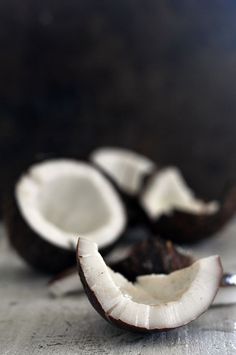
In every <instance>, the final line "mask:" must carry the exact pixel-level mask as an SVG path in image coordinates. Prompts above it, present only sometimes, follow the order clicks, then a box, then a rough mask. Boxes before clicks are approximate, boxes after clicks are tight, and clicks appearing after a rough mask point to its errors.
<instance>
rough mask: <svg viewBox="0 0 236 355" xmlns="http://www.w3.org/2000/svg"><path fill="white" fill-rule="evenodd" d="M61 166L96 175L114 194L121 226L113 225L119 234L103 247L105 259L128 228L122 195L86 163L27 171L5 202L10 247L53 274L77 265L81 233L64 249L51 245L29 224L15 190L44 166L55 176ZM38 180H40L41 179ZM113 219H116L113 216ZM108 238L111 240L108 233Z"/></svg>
mask: <svg viewBox="0 0 236 355" xmlns="http://www.w3.org/2000/svg"><path fill="white" fill-rule="evenodd" d="M60 164H61V165H62V166H63V167H62V168H63V169H64V171H66V170H67V169H68V168H70V167H71V168H73V169H74V171H75V170H76V169H77V166H79V168H80V167H81V169H85V170H84V173H85V175H86V174H87V173H90V172H91V174H95V175H94V176H95V178H96V179H98V181H100V179H101V184H104V186H105V187H106V189H107V190H106V191H107V192H108V195H109V194H111V195H109V197H110V198H111V200H112V201H113V206H114V205H116V204H117V205H116V206H117V209H118V212H117V216H118V217H117V218H118V219H119V222H117V223H116V222H114V223H115V224H116V232H115V234H114V235H113V237H111V239H110V240H107V239H106V242H105V243H102V244H101V248H100V251H101V253H102V255H106V253H108V252H109V251H110V250H111V249H112V248H113V247H114V245H115V244H116V243H117V242H118V240H119V238H120V237H121V236H122V234H123V233H124V231H125V228H126V210H125V207H124V206H123V203H122V201H121V200H120V198H119V195H118V194H117V193H116V191H115V190H114V188H113V187H112V185H111V184H110V183H109V181H107V180H106V179H105V178H104V176H103V175H102V174H100V173H99V172H98V171H97V170H96V169H94V168H93V167H91V166H90V165H88V164H87V163H84V162H81V161H76V160H71V159H54V160H49V161H45V162H41V163H39V164H35V165H33V166H31V167H30V169H28V171H26V173H25V174H24V175H22V176H21V178H20V179H18V180H17V182H16V184H15V186H14V188H13V190H14V192H13V193H12V195H11V196H8V198H6V202H5V208H4V222H5V226H6V231H7V236H8V238H9V241H10V244H11V246H12V247H13V248H14V249H15V250H16V251H17V253H18V254H19V255H20V256H21V257H22V258H23V259H24V260H25V261H26V262H27V263H28V264H29V265H31V266H32V267H34V268H35V269H37V270H39V271H42V272H46V273H50V274H56V273H59V272H62V271H63V270H65V269H67V268H70V267H72V266H75V265H76V244H77V237H78V235H79V230H78V233H77V232H76V231H75V233H74V234H73V236H71V239H68V240H66V237H67V236H65V243H64V242H63V243H64V244H63V245H61V244H60V243H58V242H57V241H56V238H55V242H52V239H51V240H50V239H49V238H45V236H43V235H42V234H41V233H40V232H38V230H37V229H35V228H33V227H32V225H31V223H30V222H31V221H30V220H27V219H26V218H25V216H24V214H23V213H22V211H21V208H20V205H19V201H17V198H16V195H17V194H16V186H17V184H19V181H21V180H22V179H24V178H25V177H26V178H28V177H29V178H30V177H31V176H34V175H35V171H36V172H38V170H37V169H39V170H40V169H41V166H42V167H43V169H44V166H46V165H50V169H52V170H51V172H53V170H54V167H53V165H55V168H56V169H57V168H61V167H60ZM40 174H41V171H40ZM40 174H39V176H40ZM53 174H54V172H53ZM36 175H37V174H36ZM42 175H43V174H42ZM49 175H50V174H49ZM38 178H39V180H40V177H38ZM36 181H37V178H36ZM98 185H99V184H98ZM101 186H102V185H101ZM62 202H63V201H62ZM99 208H100V207H99ZM88 214H89V211H88ZM114 218H116V217H115V216H114ZM106 234H107V236H108V237H109V233H108V231H107V233H106ZM72 237H73V240H72Z"/></svg>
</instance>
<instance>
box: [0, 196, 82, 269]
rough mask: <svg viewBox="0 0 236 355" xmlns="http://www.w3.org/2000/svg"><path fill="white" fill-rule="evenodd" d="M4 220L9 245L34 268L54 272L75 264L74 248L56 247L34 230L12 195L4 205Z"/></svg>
mask: <svg viewBox="0 0 236 355" xmlns="http://www.w3.org/2000/svg"><path fill="white" fill-rule="evenodd" d="M4 221H5V225H6V230H7V235H8V237H9V240H10V243H11V246H12V247H13V248H14V249H15V250H16V251H17V253H18V254H19V255H20V256H21V257H22V258H23V259H24V260H25V261H26V262H27V263H28V264H29V265H31V266H33V267H34V268H35V269H37V270H39V271H42V272H47V273H53V274H54V273H58V272H61V271H63V270H65V268H69V267H71V266H73V265H75V263H76V257H75V250H66V249H63V248H60V247H57V246H56V245H54V244H51V243H49V242H47V241H46V240H45V239H44V238H42V237H41V236H40V235H38V234H37V233H36V232H34V231H33V230H32V228H31V227H30V226H29V225H28V224H27V223H26V221H25V220H24V218H23V217H22V215H21V213H20V211H19V208H18V206H17V203H16V200H15V198H14V197H12V198H11V199H10V200H8V202H7V204H6V206H5V211H4Z"/></svg>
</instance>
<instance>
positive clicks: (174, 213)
mask: <svg viewBox="0 0 236 355" xmlns="http://www.w3.org/2000/svg"><path fill="white" fill-rule="evenodd" d="M140 203H141V205H142V207H143V209H144V210H145V212H146V213H147V215H148V217H149V220H150V225H151V229H152V231H154V232H155V233H158V234H160V235H161V236H162V237H164V238H167V239H171V240H173V241H175V242H185V243H192V242H195V241H198V240H200V239H204V238H206V237H208V236H210V235H212V234H214V233H216V232H217V231H218V230H219V229H220V228H221V227H223V226H224V224H225V223H226V222H228V221H229V219H230V218H231V217H232V216H233V215H234V213H235V211H236V188H235V187H234V188H233V189H231V190H230V191H229V193H228V194H227V195H226V198H225V199H224V200H223V201H219V202H216V201H212V202H204V201H202V200H200V199H198V198H196V197H195V195H194V193H193V192H192V191H191V190H190V188H189V187H188V186H187V185H186V183H185V181H184V179H183V177H182V175H181V173H180V171H179V170H178V169H176V168H166V169H163V170H162V171H160V172H159V173H157V174H154V175H153V176H152V177H151V178H150V180H149V182H148V183H147V184H146V188H145V189H144V191H143V193H142V195H141V198H140Z"/></svg>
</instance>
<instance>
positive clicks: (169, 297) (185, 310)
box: [77, 238, 222, 332]
mask: <svg viewBox="0 0 236 355" xmlns="http://www.w3.org/2000/svg"><path fill="white" fill-rule="evenodd" d="M77 263H78V270H79V275H80V278H81V281H82V283H83V286H84V289H85V292H86V294H87V296H88V298H89V300H90V302H91V304H92V305H93V307H94V308H95V309H96V310H97V312H98V313H99V314H100V315H101V316H102V317H103V318H104V319H106V320H107V321H108V322H110V323H112V324H114V325H116V326H118V327H121V328H124V329H128V330H132V331H139V332H157V331H163V330H169V329H173V328H176V327H180V326H183V325H185V324H187V323H189V322H191V321H193V320H194V319H196V318H197V317H199V316H200V315H201V314H202V313H203V312H205V311H206V310H207V309H208V307H209V306H210V305H211V304H212V302H213V300H214V297H215V295H216V293H217V291H218V287H219V284H220V280H221V277H222V266H221V261H220V258H219V256H211V257H208V258H204V259H200V260H198V261H196V262H195V263H194V264H192V265H191V266H189V267H187V268H184V269H181V270H178V271H175V272H173V273H171V274H169V275H157V274H153V275H146V276H145V275H144V276H140V277H138V278H137V280H136V282H135V283H131V282H129V281H128V280H127V279H126V278H125V277H123V276H122V275H121V274H119V273H115V272H114V271H113V270H112V269H110V268H109V267H108V266H107V265H106V264H105V262H104V260H103V258H102V256H101V255H100V253H99V252H98V247H97V245H96V243H94V242H92V241H89V240H86V239H84V238H79V241H78V247H77Z"/></svg>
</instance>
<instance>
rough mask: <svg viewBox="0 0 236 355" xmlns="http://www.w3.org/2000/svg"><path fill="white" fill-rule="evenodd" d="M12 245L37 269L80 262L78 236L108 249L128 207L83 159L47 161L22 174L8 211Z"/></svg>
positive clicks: (119, 231)
mask: <svg viewBox="0 0 236 355" xmlns="http://www.w3.org/2000/svg"><path fill="white" fill-rule="evenodd" d="M5 221H6V227H7V231H8V236H9V239H10V241H11V244H12V246H13V247H14V248H15V249H16V251H17V252H18V253H19V254H20V255H21V256H22V257H23V258H24V259H25V260H26V261H27V262H28V263H29V264H30V265H32V266H33V267H35V268H36V269H39V270H41V271H46V272H50V273H57V272H60V271H62V270H65V269H66V268H67V267H70V266H72V265H75V264H76V257H75V254H76V245H77V237H76V235H78V234H82V235H84V236H85V237H86V238H88V239H91V240H93V241H96V243H97V244H98V247H99V249H101V251H102V252H103V253H106V252H107V251H109V250H110V248H111V247H112V246H113V245H114V243H115V242H116V241H117V240H118V239H119V238H120V236H121V235H122V234H123V232H124V229H125V227H126V210H125V207H124V205H123V202H122V201H121V199H120V197H119V195H118V193H117V192H116V190H115V189H114V188H113V186H112V184H111V183H110V182H109V181H108V180H107V179H106V178H105V177H104V175H103V174H101V173H100V172H99V171H98V170H97V169H95V168H94V167H92V166H91V165H89V164H87V163H84V162H82V161H76V160H70V159H58V160H47V161H44V162H41V163H38V164H35V165H33V166H31V167H30V168H29V170H28V171H27V172H26V173H25V174H24V175H23V176H21V177H20V178H19V179H18V181H17V183H16V185H15V190H14V193H13V196H12V197H11V199H10V202H9V206H8V208H6V213H5Z"/></svg>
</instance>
